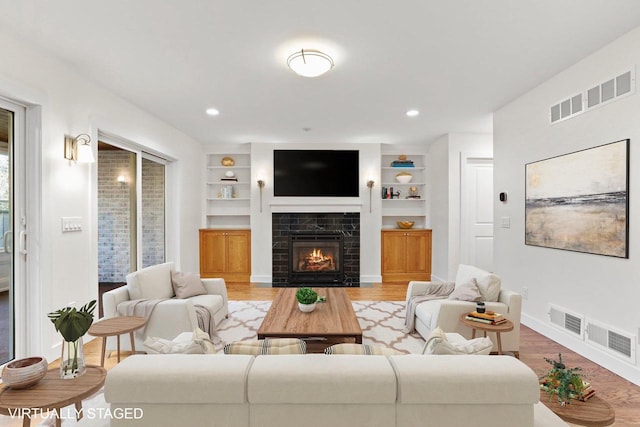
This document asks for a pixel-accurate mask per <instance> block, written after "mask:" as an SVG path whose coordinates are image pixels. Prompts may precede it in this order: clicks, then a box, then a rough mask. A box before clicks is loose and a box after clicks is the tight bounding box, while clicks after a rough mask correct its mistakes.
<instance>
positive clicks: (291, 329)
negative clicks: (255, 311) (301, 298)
mask: <svg viewBox="0 0 640 427" xmlns="http://www.w3.org/2000/svg"><path fill="white" fill-rule="evenodd" d="M314 290H315V291H316V292H318V295H320V296H326V297H327V302H324V303H317V304H316V308H315V310H314V311H312V312H311V313H303V312H301V311H300V310H299V309H298V302H297V301H296V292H297V291H298V288H283V289H280V291H279V292H278V295H276V298H275V299H274V300H273V303H272V304H271V308H270V309H269V312H268V313H267V315H266V316H265V318H264V320H263V321H262V325H260V329H258V339H264V338H300V339H303V340H304V341H305V342H306V343H307V352H309V353H322V352H324V349H325V348H327V347H330V346H332V345H333V344H340V343H349V342H350V343H358V344H361V343H362V329H361V328H360V324H359V323H358V319H357V318H356V313H355V311H353V306H352V305H351V300H350V299H349V296H348V295H347V292H346V291H345V289H344V288H314Z"/></svg>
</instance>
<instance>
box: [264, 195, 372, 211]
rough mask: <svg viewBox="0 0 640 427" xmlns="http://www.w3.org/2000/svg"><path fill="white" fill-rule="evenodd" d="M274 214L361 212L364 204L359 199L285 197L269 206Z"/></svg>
mask: <svg viewBox="0 0 640 427" xmlns="http://www.w3.org/2000/svg"><path fill="white" fill-rule="evenodd" d="M269 207H270V209H271V212H273V213H288V212H297V213H314V212H361V211H362V202H361V201H360V199H359V198H357V197H348V198H344V200H343V199H338V198H317V199H316V198H307V197H283V198H281V199H277V200H274V201H273V202H271V203H270V204H269Z"/></svg>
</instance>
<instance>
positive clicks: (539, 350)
mask: <svg viewBox="0 0 640 427" xmlns="http://www.w3.org/2000/svg"><path fill="white" fill-rule="evenodd" d="M227 290H228V294H229V299H230V300H272V299H273V298H274V296H275V294H276V293H277V292H278V289H277V288H266V287H260V286H259V285H254V284H247V283H227ZM347 293H348V294H349V297H350V298H351V299H352V300H356V301H357V300H361V301H365V300H366V301H371V300H373V301H378V300H379V301H403V300H404V298H405V293H406V285H405V284H393V283H390V284H384V285H382V284H375V285H373V286H371V287H361V288H347ZM85 351H86V355H87V362H88V363H92V364H97V365H99V364H100V340H99V339H96V340H93V341H92V342H90V343H88V344H87V345H86V346H85ZM558 353H562V358H563V361H564V362H565V363H566V365H567V366H569V367H574V366H579V367H581V368H582V369H583V370H584V373H585V374H586V375H585V376H586V378H587V380H588V381H589V382H591V384H593V386H594V387H595V388H596V393H597V395H598V396H600V397H601V398H602V399H605V400H607V401H608V402H609V403H610V404H611V405H612V406H613V407H614V409H615V411H616V422H615V423H614V424H613V425H614V426H640V387H638V386H636V385H634V384H632V383H630V382H629V381H627V380H625V379H624V378H621V377H619V376H617V375H615V374H613V373H612V372H610V371H608V370H606V369H604V368H602V367H600V366H599V365H597V364H595V363H593V362H591V361H589V360H587V359H586V358H584V357H582V356H580V355H579V354H576V353H574V352H572V351H570V350H569V349H567V348H565V347H563V346H561V345H559V344H557V343H556V342H554V341H552V340H550V339H548V338H546V337H544V336H542V335H540V334H538V333H537V332H535V331H533V330H531V329H529V328H527V327H525V326H523V327H522V328H521V331H520V360H522V361H523V362H524V363H526V364H527V365H528V366H529V367H531V369H533V371H534V372H536V374H539V375H542V374H544V373H545V372H546V371H548V370H549V367H550V366H549V365H548V364H547V363H546V362H545V361H544V358H545V357H548V358H556V357H557V355H558ZM126 354H127V353H123V355H125V356H126ZM115 363H116V357H115V354H113V355H112V356H111V357H109V358H108V359H107V361H106V362H105V367H106V368H107V369H110V368H112V367H113V366H114V365H115ZM514 427H517V426H514Z"/></svg>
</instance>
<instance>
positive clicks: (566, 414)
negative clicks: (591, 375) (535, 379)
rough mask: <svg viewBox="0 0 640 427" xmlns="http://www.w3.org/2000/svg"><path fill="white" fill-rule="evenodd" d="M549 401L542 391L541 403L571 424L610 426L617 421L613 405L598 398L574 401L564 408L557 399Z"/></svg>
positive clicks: (596, 426)
mask: <svg viewBox="0 0 640 427" xmlns="http://www.w3.org/2000/svg"><path fill="white" fill-rule="evenodd" d="M551 399H552V400H549V395H548V394H547V392H545V391H543V390H540V401H541V402H542V403H544V404H545V406H546V407H547V408H549V409H551V411H552V412H553V413H554V414H556V415H557V416H559V417H560V418H562V420H563V421H566V422H568V423H571V424H578V425H581V426H588V427H601V426H610V425H611V424H613V422H614V421H615V420H616V413H615V411H614V410H613V408H612V407H611V405H610V404H609V403H608V402H607V401H606V400H603V399H601V398H599V397H598V396H593V397H592V398H590V399H589V400H587V401H586V402H583V401H581V400H575V399H572V400H571V402H570V403H569V404H568V405H565V406H562V405H560V403H558V401H557V400H556V399H555V398H553V397H552V398H551Z"/></svg>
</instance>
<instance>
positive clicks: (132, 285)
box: [127, 262, 174, 300]
mask: <svg viewBox="0 0 640 427" xmlns="http://www.w3.org/2000/svg"><path fill="white" fill-rule="evenodd" d="M172 267H173V263H172V262H166V263H164V264H158V265H152V266H150V267H146V268H143V269H142V270H138V271H136V272H133V273H130V274H128V275H127V288H128V290H129V295H130V296H131V299H132V300H135V299H163V298H172V297H173V295H174V293H173V285H172V284H171V270H172Z"/></svg>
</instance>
